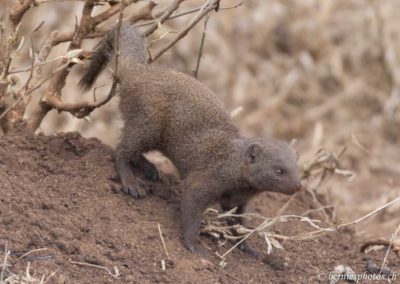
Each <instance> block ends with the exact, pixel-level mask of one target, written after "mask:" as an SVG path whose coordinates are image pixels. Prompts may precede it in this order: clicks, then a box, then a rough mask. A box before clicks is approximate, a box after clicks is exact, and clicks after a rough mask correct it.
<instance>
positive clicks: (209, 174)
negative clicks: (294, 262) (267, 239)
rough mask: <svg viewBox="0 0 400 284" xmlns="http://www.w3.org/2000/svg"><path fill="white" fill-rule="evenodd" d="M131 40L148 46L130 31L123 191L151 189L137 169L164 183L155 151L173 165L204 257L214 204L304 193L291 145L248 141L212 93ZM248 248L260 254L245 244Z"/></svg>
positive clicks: (123, 66) (124, 80)
mask: <svg viewBox="0 0 400 284" xmlns="http://www.w3.org/2000/svg"><path fill="white" fill-rule="evenodd" d="M109 38H113V37H110V36H108V43H107V44H111V45H112V42H111V41H110V40H109ZM129 39H131V40H129ZM132 39H134V47H137V46H141V47H142V46H144V40H141V41H140V42H138V41H139V40H138V39H142V37H140V36H138V32H137V31H135V30H134V29H133V28H132V27H124V28H123V32H121V43H120V48H121V57H120V60H121V61H120V70H119V74H120V89H119V96H120V110H121V113H122V117H123V120H124V122H125V124H124V129H123V131H122V137H121V141H120V143H119V145H118V147H117V150H116V164H117V169H118V172H119V174H120V177H121V181H122V185H123V190H124V191H125V192H126V193H129V194H130V195H131V196H133V197H134V198H140V197H143V196H144V195H145V194H146V193H147V190H146V187H145V184H144V182H143V181H142V180H140V179H139V178H138V177H135V176H134V175H133V173H132V171H131V168H130V167H131V165H133V166H134V167H138V168H140V169H142V170H143V171H144V173H145V174H146V176H147V177H148V178H150V179H153V180H157V179H158V172H157V169H156V168H155V166H154V165H153V164H152V163H151V162H149V161H148V160H147V159H146V158H145V157H144V156H143V153H145V152H147V151H149V150H155V149H156V150H160V151H161V152H162V153H164V154H165V155H166V156H167V157H168V158H169V159H171V161H172V162H173V163H174V165H175V166H176V167H177V169H178V170H179V172H180V174H181V177H182V178H183V179H184V182H183V193H182V203H181V216H182V226H183V237H184V243H185V245H186V247H187V248H188V249H190V250H191V251H193V252H198V251H202V250H203V248H202V247H201V246H200V245H199V243H198V242H197V240H196V235H197V233H198V231H199V229H200V225H201V218H202V213H203V211H204V210H205V209H206V207H207V206H209V205H210V203H213V202H217V201H219V203H220V205H221V207H222V209H224V210H228V209H231V208H233V207H238V211H239V213H240V212H243V210H244V207H245V205H246V204H247V202H248V200H249V199H250V198H251V197H253V196H254V195H256V194H257V193H259V192H261V191H276V192H281V193H285V194H293V193H294V192H296V191H298V190H299V189H300V187H301V185H300V180H299V174H298V168H297V164H296V160H295V157H294V154H293V152H292V150H291V148H290V147H289V146H288V145H287V144H286V143H285V142H282V141H279V140H276V139H273V138H247V137H244V136H242V135H241V134H240V132H239V130H238V129H237V127H236V126H235V125H234V124H233V122H232V120H231V118H230V115H229V113H228V112H227V111H226V110H225V109H224V107H223V105H222V103H221V101H220V100H219V99H218V97H217V96H216V95H215V94H214V93H213V92H212V91H211V90H210V89H208V88H207V87H206V86H205V85H204V84H202V83H200V82H199V81H197V80H196V79H194V78H193V77H191V76H188V75H185V74H183V73H180V72H177V71H174V70H171V69H168V68H164V67H161V66H157V65H147V64H144V63H143V56H144V55H143V50H144V49H143V48H139V49H137V48H136V49H135V48H132ZM106 40H107V38H106ZM103 46H105V45H104V43H103ZM97 52H98V53H102V54H100V55H97V56H95V57H93V58H94V59H96V58H100V59H101V58H105V56H106V57H108V58H109V57H110V56H111V55H112V53H110V49H109V48H107V49H105V48H100V49H99V50H98V51H97ZM102 65H103V63H102V62H93V63H91V67H93V68H91V67H89V69H88V71H87V73H86V74H90V75H86V78H89V79H88V80H86V79H85V77H83V79H82V81H81V85H83V86H88V85H91V84H92V82H94V80H95V78H96V77H97V75H98V73H100V71H101V70H98V69H95V68H96V66H102ZM85 80H86V81H85ZM280 171H282V173H281V172H280ZM236 222H241V220H240V219H237V220H236ZM242 248H243V249H244V250H247V251H249V252H253V251H252V250H251V249H250V248H248V247H247V246H246V245H243V246H242Z"/></svg>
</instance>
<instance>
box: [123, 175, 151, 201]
mask: <svg viewBox="0 0 400 284" xmlns="http://www.w3.org/2000/svg"><path fill="white" fill-rule="evenodd" d="M122 189H123V191H124V192H125V193H127V194H129V195H130V196H132V197H133V198H135V199H139V198H142V197H144V196H146V194H147V192H148V191H149V189H148V186H147V184H146V183H145V182H144V181H143V180H141V179H140V178H135V180H134V181H132V182H131V183H129V184H126V185H125V184H124V186H123V187H122Z"/></svg>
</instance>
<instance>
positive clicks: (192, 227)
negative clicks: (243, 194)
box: [181, 173, 218, 253]
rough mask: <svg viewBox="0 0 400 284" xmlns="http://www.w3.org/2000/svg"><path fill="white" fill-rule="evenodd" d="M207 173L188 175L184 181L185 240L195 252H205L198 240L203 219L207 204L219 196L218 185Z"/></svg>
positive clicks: (183, 215) (182, 214) (183, 222)
mask: <svg viewBox="0 0 400 284" xmlns="http://www.w3.org/2000/svg"><path fill="white" fill-rule="evenodd" d="M215 183H216V182H215V181H214V185H213V182H212V179H211V180H210V178H209V177H208V175H206V174H202V173H196V174H192V175H190V176H188V177H187V178H186V180H185V181H184V183H183V187H184V188H183V189H182V201H181V216H182V228H183V242H184V244H185V246H186V248H187V249H189V250H190V251H191V252H194V253H205V252H206V249H205V248H203V247H202V246H201V245H200V243H199V242H198V240H197V235H198V233H199V230H200V228H201V219H202V216H203V212H204V210H205V209H206V208H207V206H208V205H209V204H210V203H212V202H213V201H215V199H216V198H218V193H217V190H216V185H215Z"/></svg>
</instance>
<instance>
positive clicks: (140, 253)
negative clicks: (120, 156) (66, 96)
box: [0, 131, 399, 283]
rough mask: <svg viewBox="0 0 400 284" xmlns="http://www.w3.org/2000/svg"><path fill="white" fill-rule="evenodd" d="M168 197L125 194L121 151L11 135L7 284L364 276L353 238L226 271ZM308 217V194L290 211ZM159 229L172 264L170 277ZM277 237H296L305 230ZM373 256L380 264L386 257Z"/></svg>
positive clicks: (241, 258) (330, 238) (261, 204)
mask: <svg viewBox="0 0 400 284" xmlns="http://www.w3.org/2000/svg"><path fill="white" fill-rule="evenodd" d="M166 196H169V198H165V197H164V198H161V197H159V196H157V195H154V194H150V195H149V196H148V197H147V198H144V199H142V200H133V199H131V198H130V197H129V196H127V195H125V194H123V193H122V192H121V191H120V190H119V189H118V180H117V174H116V171H115V169H114V162H113V151H112V149H111V148H110V147H108V146H105V145H104V144H102V143H101V142H100V141H98V140H96V139H84V138H82V137H81V136H80V135H79V134H78V133H68V134H60V135H57V136H51V137H45V136H41V135H39V136H32V135H30V134H27V133H25V132H23V131H15V132H13V133H9V134H7V135H6V136H4V137H2V138H0V249H1V253H0V256H1V257H2V259H3V256H4V251H6V250H9V251H10V252H11V255H10V256H9V261H8V263H9V264H11V266H10V267H8V268H7V270H6V272H5V274H6V275H5V276H3V277H4V278H6V277H7V276H9V274H8V273H9V272H13V273H17V274H25V270H26V267H27V262H30V268H31V269H30V271H31V275H32V276H33V277H36V278H37V279H40V277H41V276H42V275H43V274H45V276H46V277H49V276H50V275H51V274H52V273H53V275H52V276H51V278H50V279H49V281H48V283H318V280H317V278H316V276H317V275H318V273H326V274H328V273H329V272H330V271H332V270H333V269H334V268H335V267H336V266H337V265H340V264H343V265H347V266H349V267H351V268H352V269H353V270H355V272H356V273H363V272H365V261H364V260H363V257H365V254H363V253H360V252H359V250H360V245H359V244H358V243H356V241H355V240H354V239H353V238H352V234H351V233H348V232H347V233H341V234H339V233H334V234H329V235H326V236H324V237H321V238H318V239H316V240H312V241H301V242H299V241H296V242H292V241H287V242H285V243H284V248H285V253H278V254H276V256H273V257H270V258H269V260H267V261H265V262H262V261H260V260H255V259H252V258H251V257H249V256H248V255H246V254H244V253H242V252H240V251H233V252H232V253H231V254H229V255H228V256H227V258H226V260H225V261H226V262H227V265H226V266H225V267H221V266H220V259H219V258H218V257H217V256H215V255H214V254H213V253H212V252H210V253H209V255H205V256H199V255H193V254H191V253H189V252H188V251H187V250H186V249H185V248H184V247H183V245H182V242H181V232H180V225H179V207H178V202H177V200H176V198H174V197H173V195H168V194H167V195H166ZM171 196H172V197H171ZM286 200H287V197H283V196H281V195H278V194H276V195H274V194H264V195H260V197H259V198H257V199H256V200H255V201H254V202H253V203H252V204H251V206H250V209H249V210H250V211H253V212H258V213H261V214H263V215H266V216H273V214H275V212H276V211H277V210H278V209H279V208H280V207H281V206H282V204H283V203H284V202H285V201H286ZM309 209H310V204H309V202H307V197H306V195H305V194H303V195H300V196H299V198H298V199H297V200H295V202H292V203H291V207H290V210H289V211H290V212H293V213H298V214H302V213H304V212H305V211H307V210H309ZM158 224H160V225H161V228H162V232H163V236H164V240H165V243H166V248H167V250H168V252H169V255H170V258H171V260H170V261H166V270H165V271H163V270H162V268H161V261H162V260H165V259H166V255H165V251H164V248H163V246H162V242H161V239H160V236H159V231H158ZM277 229H279V230H282V231H285V232H286V233H288V232H289V233H292V234H293V233H296V231H298V230H299V227H298V226H286V227H283V228H277ZM207 243H208V244H211V243H210V242H207ZM210 246H211V247H212V249H213V250H217V248H216V246H215V245H213V244H211V245H210ZM253 246H258V247H260V248H261V249H262V250H264V251H265V250H266V244H265V242H263V241H262V240H261V239H260V240H258V239H255V240H253ZM228 247H229V246H225V247H223V248H219V250H220V251H221V252H224V251H226V249H227V248H228ZM44 248H45V249H44ZM38 249H44V250H38ZM32 250H37V251H32ZM27 252H30V253H29V254H27V255H24V254H25V253H27ZM368 256H369V257H370V258H371V259H373V260H374V261H376V262H377V263H378V265H379V264H380V263H381V261H382V259H383V257H384V251H379V252H372V253H370V254H369V255H368ZM74 262H79V263H85V264H77V263H74ZM88 264H91V265H95V266H98V267H94V266H89V265H88ZM388 265H389V266H391V267H392V268H393V267H398V266H399V261H398V260H396V259H395V258H393V256H392V254H390V255H389V262H388ZM100 266H101V267H103V268H99V267H100ZM104 267H105V268H108V269H109V270H110V272H111V273H115V272H116V271H115V269H114V267H116V268H117V269H118V272H119V276H118V277H113V276H112V275H111V274H110V273H109V272H107V271H106V270H105V269H104ZM0 270H1V269H0ZM323 282H324V283H325V282H327V280H325V281H323ZM374 283H376V282H374Z"/></svg>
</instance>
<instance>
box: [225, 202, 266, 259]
mask: <svg viewBox="0 0 400 284" xmlns="http://www.w3.org/2000/svg"><path fill="white" fill-rule="evenodd" d="M246 203H247V201H245V202H242V203H239V204H237V203H236V202H235V201H234V198H232V196H230V195H226V196H222V197H221V199H220V205H221V209H222V210H223V211H229V210H231V209H233V208H235V207H236V208H237V209H236V212H235V213H236V214H238V215H240V214H242V213H243V212H244V209H245V206H246ZM236 224H240V225H243V224H244V220H243V218H242V217H233V218H231V219H229V220H228V225H230V226H233V225H236ZM232 233H233V234H234V235H238V234H237V232H236V231H235V230H233V232H232ZM238 241H240V240H238ZM238 247H239V249H240V250H241V251H243V252H245V253H247V254H249V255H251V256H252V257H255V258H260V257H262V254H261V253H260V252H258V251H257V250H255V249H253V248H251V246H250V245H249V243H248V242H247V240H244V241H242V242H241V243H240V244H239V246H238Z"/></svg>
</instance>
